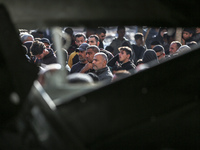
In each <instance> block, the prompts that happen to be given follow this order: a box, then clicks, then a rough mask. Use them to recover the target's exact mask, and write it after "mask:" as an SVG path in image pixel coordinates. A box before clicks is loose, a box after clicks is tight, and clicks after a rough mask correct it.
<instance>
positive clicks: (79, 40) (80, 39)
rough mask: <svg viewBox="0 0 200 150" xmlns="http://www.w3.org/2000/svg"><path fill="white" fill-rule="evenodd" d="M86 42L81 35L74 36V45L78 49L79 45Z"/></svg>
mask: <svg viewBox="0 0 200 150" xmlns="http://www.w3.org/2000/svg"><path fill="white" fill-rule="evenodd" d="M85 42H86V36H85V34H83V33H77V34H76V35H75V44H76V45H77V46H78V47H79V46H80V45H81V44H83V43H85Z"/></svg>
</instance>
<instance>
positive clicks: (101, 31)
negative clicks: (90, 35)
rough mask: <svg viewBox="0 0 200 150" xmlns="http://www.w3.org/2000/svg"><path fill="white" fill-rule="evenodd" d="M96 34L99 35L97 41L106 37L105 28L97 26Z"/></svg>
mask: <svg viewBox="0 0 200 150" xmlns="http://www.w3.org/2000/svg"><path fill="white" fill-rule="evenodd" d="M96 34H97V36H98V37H99V41H103V40H104V39H105V37H106V30H105V29H104V28H102V27H98V28H97V32H96Z"/></svg>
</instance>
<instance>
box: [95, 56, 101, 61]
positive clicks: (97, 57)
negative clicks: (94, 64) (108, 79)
mask: <svg viewBox="0 0 200 150" xmlns="http://www.w3.org/2000/svg"><path fill="white" fill-rule="evenodd" d="M101 58H102V56H101V55H96V56H94V59H97V60H100V59H101Z"/></svg>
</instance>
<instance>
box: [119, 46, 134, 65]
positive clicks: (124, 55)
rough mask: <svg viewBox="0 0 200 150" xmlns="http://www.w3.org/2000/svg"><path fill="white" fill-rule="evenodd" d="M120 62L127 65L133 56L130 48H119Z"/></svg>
mask: <svg viewBox="0 0 200 150" xmlns="http://www.w3.org/2000/svg"><path fill="white" fill-rule="evenodd" d="M118 49H119V61H120V62H122V63H126V62H128V61H129V60H130V58H131V56H132V50H131V48H130V47H128V46H123V47H119V48H118Z"/></svg>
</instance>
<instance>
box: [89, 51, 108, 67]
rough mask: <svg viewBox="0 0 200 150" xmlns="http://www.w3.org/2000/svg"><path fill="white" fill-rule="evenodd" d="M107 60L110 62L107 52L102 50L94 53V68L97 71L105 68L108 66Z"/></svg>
mask: <svg viewBox="0 0 200 150" xmlns="http://www.w3.org/2000/svg"><path fill="white" fill-rule="evenodd" d="M107 62H108V58H107V55H106V54H104V53H102V52H99V53H96V54H95V55H94V58H93V61H92V64H93V69H94V70H96V71H97V70H100V69H103V68H105V67H106V65H107Z"/></svg>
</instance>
